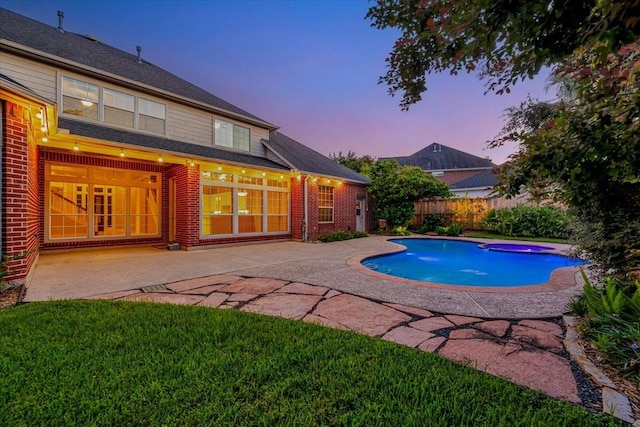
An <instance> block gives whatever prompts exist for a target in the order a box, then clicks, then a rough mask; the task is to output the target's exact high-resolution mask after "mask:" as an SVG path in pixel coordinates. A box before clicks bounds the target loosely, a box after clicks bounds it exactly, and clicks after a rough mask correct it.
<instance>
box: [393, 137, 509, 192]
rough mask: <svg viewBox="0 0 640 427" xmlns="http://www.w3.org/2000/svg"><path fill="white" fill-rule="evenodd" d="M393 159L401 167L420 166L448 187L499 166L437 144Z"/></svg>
mask: <svg viewBox="0 0 640 427" xmlns="http://www.w3.org/2000/svg"><path fill="white" fill-rule="evenodd" d="M392 158H394V159H395V160H396V161H397V162H398V163H399V164H400V165H401V166H419V167H420V168H422V170H424V171H425V172H427V173H430V174H431V175H432V176H434V177H435V178H437V179H439V180H440V181H442V182H444V183H446V184H447V185H451V184H454V183H456V182H459V181H462V180H463V179H467V178H469V177H472V176H474V175H477V174H480V173H482V172H485V171H487V170H492V169H494V168H495V167H496V166H497V165H495V164H494V163H493V162H492V161H491V160H490V159H489V158H482V157H478V156H474V155H473V154H469V153H465V152H464V151H460V150H456V149H455V148H450V147H447V146H446V145H442V144H438V143H435V142H434V143H433V144H430V145H428V146H426V147H425V148H423V149H422V150H420V151H418V152H416V153H413V154H412V155H410V156H406V157H392Z"/></svg>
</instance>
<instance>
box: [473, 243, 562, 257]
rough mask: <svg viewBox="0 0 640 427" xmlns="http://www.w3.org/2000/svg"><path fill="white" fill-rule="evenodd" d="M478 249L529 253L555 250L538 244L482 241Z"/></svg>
mask: <svg viewBox="0 0 640 427" xmlns="http://www.w3.org/2000/svg"><path fill="white" fill-rule="evenodd" d="M478 247H479V248H480V249H488V250H490V251H500V252H518V253H531V254H544V253H549V252H553V251H555V249H554V248H551V247H549V246H540V245H524V244H519V243H484V244H482V245H478Z"/></svg>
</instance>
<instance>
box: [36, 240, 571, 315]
mask: <svg viewBox="0 0 640 427" xmlns="http://www.w3.org/2000/svg"><path fill="white" fill-rule="evenodd" d="M474 241H479V242H485V241H486V240H483V239H474ZM555 246H557V247H559V248H560V249H562V248H563V245H555ZM565 247H566V246H565ZM399 249H401V247H400V246H399V245H396V244H394V243H390V242H388V241H387V238H385V237H382V236H370V237H367V238H363V239H354V240H348V241H343V242H334V243H318V244H312V243H299V242H276V243H265V244H258V245H244V246H226V247H218V248H215V249H207V250H198V251H167V250H166V249H157V248H154V247H151V246H144V247H129V248H124V247H119V248H109V249H89V250H79V251H65V252H55V253H53V252H52V253H46V252H45V253H42V254H41V255H40V258H39V260H38V263H37V265H36V267H35V269H34V271H33V274H32V276H31V277H30V278H29V280H28V282H27V292H26V298H25V301H43V300H49V299H78V298H86V297H91V296H95V295H100V294H106V293H112V292H117V291H125V290H130V289H139V288H141V287H144V286H150V285H157V284H166V283H172V282H177V281H180V280H186V279H193V278H198V277H205V276H210V275H216V274H232V275H238V276H243V277H263V278H272V279H280V280H287V281H293V282H302V283H306V284H311V285H318V286H324V287H327V288H330V289H335V290H338V291H342V292H347V293H350V294H353V295H359V296H362V297H365V298H369V299H372V300H376V301H382V302H388V303H396V304H403V305H408V306H411V307H417V308H423V309H426V310H433V311H437V312H441V313H448V314H459V315H465V316H479V317H483V318H500V319H524V318H529V319H532V318H548V317H557V316H560V315H562V314H563V313H564V312H565V311H566V308H565V304H566V303H567V302H568V301H569V299H570V298H571V296H573V295H575V294H576V293H578V292H579V291H580V290H581V286H578V285H576V278H575V277H574V274H573V273H570V274H569V275H566V274H565V275H564V276H563V278H562V280H564V282H565V283H564V284H563V286H561V287H563V288H564V289H557V290H546V291H545V290H544V287H541V288H540V289H541V290H542V291H541V292H540V291H536V292H519V291H518V289H517V288H515V289H513V290H509V289H507V290H504V291H503V290H500V291H498V292H496V291H495V290H494V291H492V292H484V291H480V290H478V291H476V290H473V289H471V290H470V289H469V288H468V287H463V288H456V287H455V286H440V287H429V286H424V285H419V284H416V282H413V281H407V280H403V279H398V278H393V277H390V276H383V275H379V274H375V275H372V274H370V272H369V273H367V271H366V269H364V268H361V267H359V263H357V260H359V259H362V258H364V257H366V256H371V255H376V254H380V253H385V252H390V251H397V250H399ZM349 260H351V262H349ZM354 260H355V261H356V262H354ZM354 267H355V268H354Z"/></svg>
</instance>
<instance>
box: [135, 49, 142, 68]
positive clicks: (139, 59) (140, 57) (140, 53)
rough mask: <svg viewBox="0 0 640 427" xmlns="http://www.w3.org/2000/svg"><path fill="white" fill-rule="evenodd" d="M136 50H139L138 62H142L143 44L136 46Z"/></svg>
mask: <svg viewBox="0 0 640 427" xmlns="http://www.w3.org/2000/svg"><path fill="white" fill-rule="evenodd" d="M136 50H137V51H138V60H137V61H136V62H137V63H138V64H142V46H136Z"/></svg>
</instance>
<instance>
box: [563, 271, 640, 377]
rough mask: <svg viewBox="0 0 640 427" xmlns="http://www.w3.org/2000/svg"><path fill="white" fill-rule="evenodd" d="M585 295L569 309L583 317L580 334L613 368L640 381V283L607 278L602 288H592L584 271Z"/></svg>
mask: <svg viewBox="0 0 640 427" xmlns="http://www.w3.org/2000/svg"><path fill="white" fill-rule="evenodd" d="M581 273H582V277H583V279H584V282H585V284H584V293H583V295H581V296H579V297H577V298H574V299H573V300H572V301H571V302H570V303H569V304H568V305H567V307H568V308H569V309H571V310H572V311H573V312H574V313H575V314H577V315H581V316H582V318H583V322H582V324H581V325H580V331H581V332H582V334H583V335H584V337H585V338H586V339H588V340H589V341H591V342H592V343H593V344H594V345H595V347H596V348H597V349H598V350H599V351H600V352H601V353H602V355H603V356H604V358H605V359H606V360H607V362H608V363H610V364H611V365H612V366H615V367H617V368H618V369H620V370H621V372H622V373H623V374H624V375H626V376H629V377H631V378H632V379H633V380H634V381H639V380H640V350H639V348H638V344H639V343H640V324H639V323H638V321H637V319H638V318H639V317H640V289H639V288H638V282H635V284H633V285H625V284H623V283H621V282H620V281H618V280H616V279H614V278H613V277H610V276H609V277H605V278H604V279H603V283H602V285H600V286H595V285H592V284H591V283H590V282H589V280H588V278H587V276H586V275H585V274H584V271H582V270H581Z"/></svg>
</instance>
